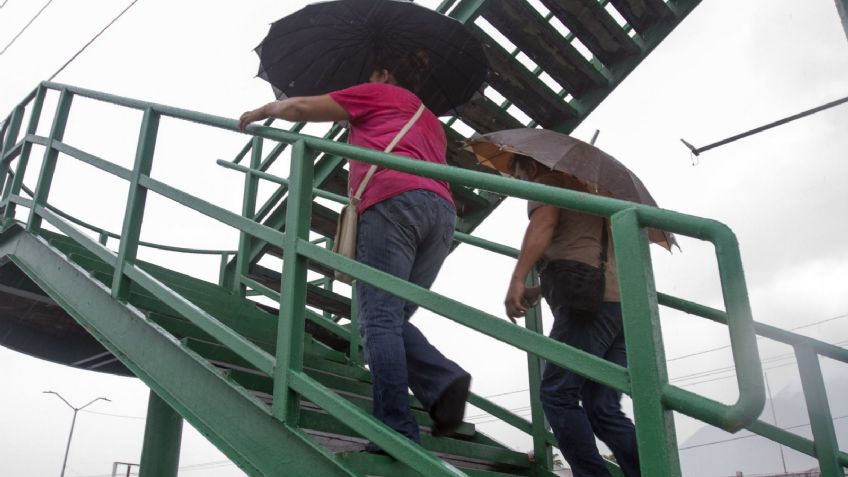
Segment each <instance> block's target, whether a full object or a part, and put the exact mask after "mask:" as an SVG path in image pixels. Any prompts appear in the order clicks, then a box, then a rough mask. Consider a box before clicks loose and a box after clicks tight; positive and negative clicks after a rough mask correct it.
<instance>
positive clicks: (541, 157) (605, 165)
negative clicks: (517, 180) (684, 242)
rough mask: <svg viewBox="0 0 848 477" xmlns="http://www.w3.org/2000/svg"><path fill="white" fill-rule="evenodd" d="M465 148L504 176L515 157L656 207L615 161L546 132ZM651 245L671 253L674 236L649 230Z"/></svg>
mask: <svg viewBox="0 0 848 477" xmlns="http://www.w3.org/2000/svg"><path fill="white" fill-rule="evenodd" d="M465 148H466V149H467V150H469V151H471V152H473V153H474V154H475V155H476V156H477V160H478V161H479V162H480V163H481V164H483V165H485V166H488V167H491V168H492V169H495V170H497V171H500V172H501V173H502V174H505V175H514V174H515V161H514V160H513V159H514V157H515V155H516V154H520V155H524V156H528V157H531V158H533V159H534V160H535V161H537V162H539V163H541V164H542V165H544V166H546V167H548V168H549V169H551V170H552V171H559V172H562V173H564V174H567V175H569V176H571V177H572V178H574V179H576V181H577V182H578V183H579V184H580V186H581V187H580V188H581V189H583V190H585V191H588V192H590V193H593V194H598V195H605V196H609V197H614V198H616V199H623V200H629V201H631V202H638V203H640V204H645V205H650V206H653V207H657V202H656V201H655V200H654V198H653V197H651V194H650V193H649V192H648V189H647V188H646V187H645V184H643V183H642V181H641V180H639V178H638V177H637V176H636V174H634V173H633V172H632V171H631V170H630V169H628V168H627V167H626V166H625V165H624V164H622V163H621V162H619V161H618V160H616V159H615V158H614V157H612V156H610V155H609V154H607V153H605V152H604V151H602V150H600V149H598V148H597V147H595V146H592V145H591V144H588V143H585V142H583V141H581V140H579V139H575V138H573V137H571V136H567V135H565V134H561V133H558V132H554V131H548V130H545V129H526V128H522V129H507V130H503V131H498V132H493V133H489V134H484V135H482V136H478V137H475V138H472V139H469V140H467V141H466V145H465ZM648 236H649V238H650V239H651V241H652V242H654V243H657V244H659V245H662V246H663V247H665V248H667V249H669V250H671V246H672V245H677V242H676V241H675V239H674V235H673V234H671V233H669V232H664V231H660V230H656V229H649V231H648Z"/></svg>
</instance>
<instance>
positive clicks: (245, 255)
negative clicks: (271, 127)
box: [233, 136, 262, 296]
mask: <svg viewBox="0 0 848 477" xmlns="http://www.w3.org/2000/svg"><path fill="white" fill-rule="evenodd" d="M261 161H262V138H261V137H258V136H254V137H253V140H252V141H251V153H250V170H249V171H247V172H246V173H245V174H244V197H243V198H242V204H241V215H242V216H243V217H244V218H246V219H250V220H253V215H254V214H255V213H256V193H257V191H258V190H259V178H258V177H256V176H255V175H254V174H253V172H252V171H254V170H258V169H259V164H260V162H261ZM252 244H253V240H252V238H251V236H250V235H248V234H247V233H245V232H244V231H241V232H240V233H239V246H238V254H237V255H236V273H235V276H234V277H233V290H234V291H237V292H239V294H240V295H242V296H244V292H245V287H244V284H242V280H241V278H242V277H244V276H247V275H249V274H250V248H251V246H252Z"/></svg>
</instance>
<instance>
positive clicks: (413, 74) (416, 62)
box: [374, 50, 430, 94]
mask: <svg viewBox="0 0 848 477" xmlns="http://www.w3.org/2000/svg"><path fill="white" fill-rule="evenodd" d="M429 67H430V56H429V55H428V54H427V52H425V51H423V50H418V51H416V52H413V53H409V52H407V53H400V54H398V53H392V52H385V53H383V54H378V55H377V59H376V63H375V68H374V69H375V70H376V71H381V70H387V71H388V72H389V73H391V74H392V76H394V78H395V81H397V83H398V86H400V87H402V88H406V89H408V90H410V91H412V92H413V93H416V94H417V93H418V90H419V88H420V87H421V81H422V79H424V74H425V73H426V72H427V69H429Z"/></svg>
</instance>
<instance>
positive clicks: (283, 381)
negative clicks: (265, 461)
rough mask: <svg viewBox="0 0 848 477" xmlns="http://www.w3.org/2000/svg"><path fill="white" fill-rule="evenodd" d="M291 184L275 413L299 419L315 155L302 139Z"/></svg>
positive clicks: (293, 163)
mask: <svg viewBox="0 0 848 477" xmlns="http://www.w3.org/2000/svg"><path fill="white" fill-rule="evenodd" d="M289 177H291V181H292V184H291V186H290V188H289V204H288V209H287V210H288V213H287V214H286V224H287V227H286V235H285V239H284V241H283V243H282V244H281V245H282V247H283V250H284V251H285V252H284V254H285V255H284V256H283V282H282V284H281V285H280V286H281V291H280V298H281V301H280V315H279V317H280V320H279V324H278V325H277V326H278V332H277V351H278V352H277V363H278V367H277V369H276V370H275V372H274V405H273V412H274V415H275V416H276V417H277V418H278V419H280V420H282V421H288V422H294V423H297V413H298V410H299V408H300V406H299V403H298V396H297V395H296V394H295V393H294V392H292V386H291V384H290V383H289V379H290V378H291V376H292V375H293V374H292V373H297V372H300V371H301V370H302V369H303V349H302V343H303V327H304V324H305V320H306V313H305V310H306V272H307V268H306V258H305V257H303V256H300V255H298V253H297V250H296V245H297V242H298V241H299V240H309V224H310V218H311V216H312V157H311V152H308V151H307V148H306V144H305V143H304V142H303V141H297V142H295V143H294V145H293V146H292V161H291V175H290V176H289Z"/></svg>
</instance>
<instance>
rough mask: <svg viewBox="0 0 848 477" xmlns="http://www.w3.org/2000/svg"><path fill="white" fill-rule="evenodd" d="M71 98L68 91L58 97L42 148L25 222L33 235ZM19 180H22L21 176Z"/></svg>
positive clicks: (48, 186)
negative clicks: (54, 112)
mask: <svg viewBox="0 0 848 477" xmlns="http://www.w3.org/2000/svg"><path fill="white" fill-rule="evenodd" d="M73 98H74V95H73V93H70V92H69V91H68V90H62V93H61V94H60V95H59V104H58V105H57V106H56V114H55V116H53V126H52V127H51V128H50V137H49V138H47V145H46V146H45V148H44V160H43V161H42V162H41V171H40V172H39V174H38V183H37V184H36V185H35V192H34V193H33V198H32V210H31V211H30V214H29V221H28V222H27V230H28V231H29V232H31V233H34V234H38V231H39V230H40V229H41V216H40V215H38V214H37V213H36V210H37V209H38V208H39V207H43V206H45V205H47V196H48V195H50V186H51V185H52V184H53V173H54V172H56V161H57V160H58V158H59V151H57V150H56V149H53V141H61V140H62V139H63V137H64V136H65V126H66V125H67V124H68V116H69V115H70V112H71V102H72V101H73ZM20 179H21V180H23V174H21V177H20Z"/></svg>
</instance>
